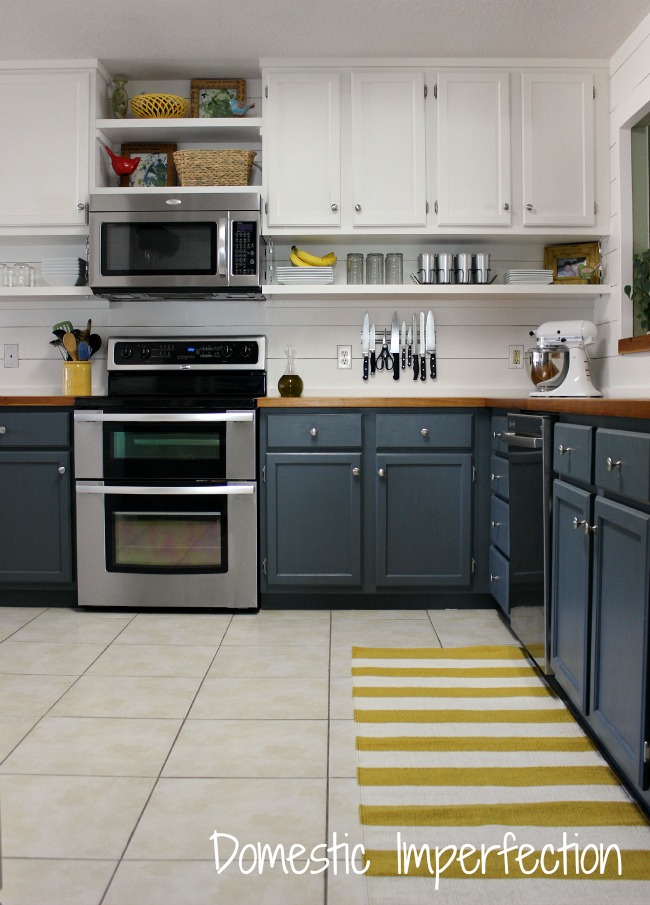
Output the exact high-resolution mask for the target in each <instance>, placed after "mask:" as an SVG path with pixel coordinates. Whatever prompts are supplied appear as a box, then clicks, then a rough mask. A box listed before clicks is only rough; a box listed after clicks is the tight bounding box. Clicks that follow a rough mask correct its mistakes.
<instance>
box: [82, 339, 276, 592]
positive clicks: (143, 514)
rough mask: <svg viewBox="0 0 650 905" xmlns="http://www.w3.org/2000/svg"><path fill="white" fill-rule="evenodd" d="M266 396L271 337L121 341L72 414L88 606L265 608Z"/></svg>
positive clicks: (111, 342)
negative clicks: (261, 447)
mask: <svg viewBox="0 0 650 905" xmlns="http://www.w3.org/2000/svg"><path fill="white" fill-rule="evenodd" d="M264 395H266V342H265V338H264V337H263V336H255V337H246V336H231V337H222V338H219V337H196V338H194V337H193V338H187V337H182V338H179V337H156V338H151V337H146V338H144V337H141V338H133V337H129V338H113V339H110V340H109V343H108V396H105V397H97V396H95V397H86V398H82V399H77V400H76V402H75V411H74V451H75V476H76V515H77V585H78V595H79V605H80V606H96V607H105V606H110V607H119V606H123V607H129V608H132V609H137V608H140V607H143V608H144V607H153V608H157V607H160V608H176V607H179V608H180V607H188V608H190V607H191V608H194V607H197V608H198V607H201V608H215V609H237V610H240V609H251V610H254V609H256V608H257V607H258V599H259V598H258V566H257V482H256V471H257V469H256V411H255V399H256V397H258V396H264Z"/></svg>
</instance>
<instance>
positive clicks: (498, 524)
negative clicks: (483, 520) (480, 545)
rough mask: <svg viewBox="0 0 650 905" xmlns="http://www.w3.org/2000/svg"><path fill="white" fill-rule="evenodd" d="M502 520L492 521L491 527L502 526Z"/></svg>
mask: <svg viewBox="0 0 650 905" xmlns="http://www.w3.org/2000/svg"><path fill="white" fill-rule="evenodd" d="M500 527H501V522H490V528H500Z"/></svg>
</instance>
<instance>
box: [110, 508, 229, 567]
mask: <svg viewBox="0 0 650 905" xmlns="http://www.w3.org/2000/svg"><path fill="white" fill-rule="evenodd" d="M227 538H228V531H227V499H226V498H225V497H204V498H201V499H198V500H196V498H192V496H191V495H188V496H179V497H165V496H154V497H147V496H146V495H143V496H137V495H131V494H128V495H127V494H125V495H124V496H120V495H115V496H110V497H107V498H106V569H107V571H108V572H155V573H160V572H176V573H179V572H180V573H183V572H186V573H191V572H202V573H205V572H227V570H228V545H227Z"/></svg>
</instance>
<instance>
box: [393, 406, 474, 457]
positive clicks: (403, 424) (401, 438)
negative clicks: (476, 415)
mask: <svg viewBox="0 0 650 905" xmlns="http://www.w3.org/2000/svg"><path fill="white" fill-rule="evenodd" d="M472 418H473V416H472V415H468V414H458V415H456V414H454V415H446V414H437V413H433V412H422V413H421V414H408V415H406V414H395V415H385V414H380V415H377V446H380V447H391V448H394V447H402V448H403V447H409V448H413V449H441V448H443V449H449V448H452V447H471V445H472Z"/></svg>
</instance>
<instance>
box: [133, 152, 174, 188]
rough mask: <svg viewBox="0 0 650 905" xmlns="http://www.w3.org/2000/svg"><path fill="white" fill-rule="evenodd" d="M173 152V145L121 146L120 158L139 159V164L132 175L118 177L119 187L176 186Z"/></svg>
mask: <svg viewBox="0 0 650 905" xmlns="http://www.w3.org/2000/svg"><path fill="white" fill-rule="evenodd" d="M175 150H176V145H175V144H163V145H157V144H150V143H147V144H128V145H122V149H121V154H122V157H139V158H140V163H139V164H138V165H137V167H136V168H135V170H134V171H133V172H132V173H128V174H126V175H125V176H120V185H121V186H138V185H147V186H149V185H151V186H164V185H176V167H175V166H174V151H175Z"/></svg>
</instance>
